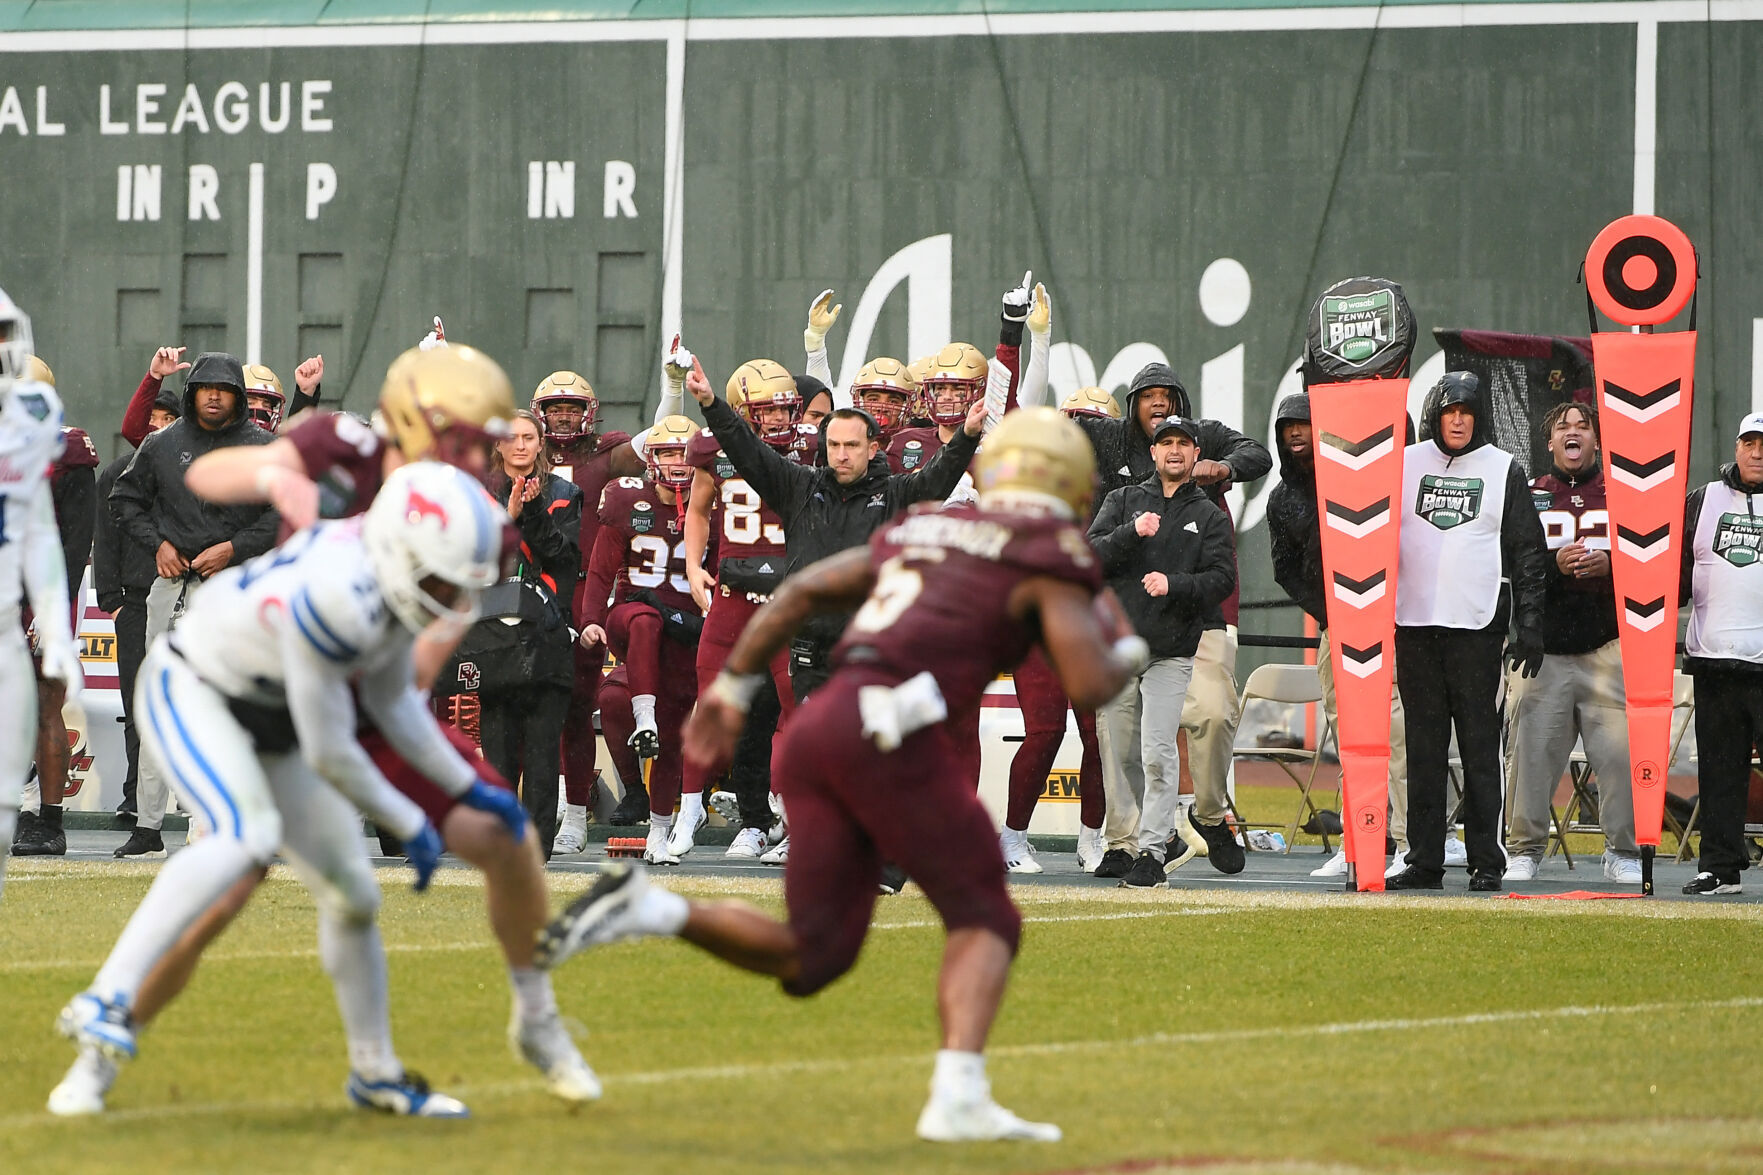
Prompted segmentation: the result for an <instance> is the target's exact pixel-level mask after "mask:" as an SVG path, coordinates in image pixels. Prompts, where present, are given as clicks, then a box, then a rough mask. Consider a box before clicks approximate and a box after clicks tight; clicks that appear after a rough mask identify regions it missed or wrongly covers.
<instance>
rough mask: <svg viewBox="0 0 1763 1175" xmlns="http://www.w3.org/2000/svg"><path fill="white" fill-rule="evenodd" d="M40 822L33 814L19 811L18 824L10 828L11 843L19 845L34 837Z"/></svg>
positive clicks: (39, 818) (40, 819)
mask: <svg viewBox="0 0 1763 1175" xmlns="http://www.w3.org/2000/svg"><path fill="white" fill-rule="evenodd" d="M41 822H42V818H41V817H39V816H38V815H37V814H36V813H35V812H23V811H21V812H20V813H19V814H18V823H17V824H15V825H13V826H12V843H13V844H14V845H20V844H23V843H24V842H25V841H27V840H29V839H30V838H31V837H33V836H35V835H36V833H37V825H38V824H40V823H41Z"/></svg>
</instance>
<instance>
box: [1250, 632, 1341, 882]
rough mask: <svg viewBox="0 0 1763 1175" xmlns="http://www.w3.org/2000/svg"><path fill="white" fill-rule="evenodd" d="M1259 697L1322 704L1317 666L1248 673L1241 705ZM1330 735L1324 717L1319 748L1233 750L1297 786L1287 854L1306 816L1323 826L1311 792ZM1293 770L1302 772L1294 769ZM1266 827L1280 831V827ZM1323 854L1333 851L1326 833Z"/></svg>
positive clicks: (1273, 667)
mask: <svg viewBox="0 0 1763 1175" xmlns="http://www.w3.org/2000/svg"><path fill="white" fill-rule="evenodd" d="M1256 698H1260V699H1263V700H1265V701H1269V702H1278V703H1281V704H1284V705H1288V706H1308V705H1312V704H1314V703H1317V702H1320V701H1322V679H1321V678H1320V677H1319V676H1317V672H1316V666H1314V665H1284V664H1267V665H1262V666H1260V667H1258V668H1257V669H1256V670H1255V671H1254V672H1253V673H1251V674H1249V680H1248V681H1246V682H1244V683H1243V696H1242V697H1241V698H1240V699H1239V705H1240V706H1241V707H1247V706H1248V704H1249V703H1250V702H1251V701H1253V700H1255V699H1256ZM1239 712H1240V710H1239ZM1329 733H1330V727H1329V724H1328V719H1327V716H1326V715H1324V718H1323V728H1322V730H1321V731H1320V732H1318V734H1317V738H1316V745H1315V746H1314V747H1311V748H1309V749H1303V748H1288V747H1256V746H1242V745H1241V744H1239V745H1237V746H1234V747H1232V748H1231V756H1232V757H1233V758H1236V759H1249V760H1259V761H1261V762H1264V763H1273V764H1275V765H1277V766H1278V767H1279V769H1280V770H1281V771H1283V772H1285V774H1286V778H1287V779H1290V780H1291V781H1292V783H1293V784H1295V785H1296V786H1297V788H1298V810H1297V812H1296V813H1295V814H1294V815H1293V816H1292V819H1291V823H1290V824H1288V825H1287V826H1286V847H1285V851H1286V852H1288V853H1289V852H1291V851H1292V842H1293V841H1294V840H1296V839H1297V836H1298V826H1299V825H1301V824H1303V823H1304V820H1305V816H1306V814H1308V816H1309V817H1310V818H1312V819H1317V820H1318V825H1319V826H1320V818H1319V817H1318V815H1317V809H1316V803H1315V801H1314V800H1312V799H1311V798H1310V789H1311V788H1312V787H1313V786H1314V785H1315V783H1316V772H1317V770H1318V769H1319V768H1320V767H1321V766H1322V748H1323V746H1324V745H1325V744H1326V743H1327V742H1328V737H1329ZM1305 763H1308V764H1309V765H1310V769H1309V771H1308V772H1304V773H1303V774H1300V773H1299V770H1301V769H1302V766H1303V764H1305ZM1294 767H1296V768H1298V769H1299V770H1294ZM1239 820H1240V817H1239ZM1267 827H1274V828H1277V827H1279V826H1278V825H1271V826H1267ZM1245 839H1246V838H1245ZM1322 851H1323V852H1325V853H1327V852H1333V849H1332V848H1331V846H1330V845H1329V838H1328V834H1327V833H1323V834H1322Z"/></svg>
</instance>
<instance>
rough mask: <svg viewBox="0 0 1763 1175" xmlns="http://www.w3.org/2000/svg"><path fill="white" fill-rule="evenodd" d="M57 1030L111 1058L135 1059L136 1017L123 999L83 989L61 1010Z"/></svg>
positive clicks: (68, 1037)
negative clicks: (111, 997) (103, 995)
mask: <svg viewBox="0 0 1763 1175" xmlns="http://www.w3.org/2000/svg"><path fill="white" fill-rule="evenodd" d="M55 1031H57V1032H59V1033H61V1035H63V1036H65V1037H67V1039H69V1040H71V1041H73V1042H74V1043H75V1044H77V1045H79V1046H80V1047H81V1048H82V1049H96V1050H98V1051H99V1052H101V1053H103V1054H104V1055H105V1056H107V1057H109V1058H110V1059H111V1060H114V1061H129V1060H133V1059H134V1056H135V1052H136V1048H135V1017H134V1015H133V1013H131V1012H130V1011H129V1009H128V1007H127V1006H126V1005H124V1004H123V1003H122V1001H120V1000H107V999H105V998H104V997H102V996H100V995H98V994H97V993H96V992H90V991H82V992H81V993H80V994H79V995H76V996H74V997H73V999H71V1000H69V1001H67V1007H65V1008H63V1009H61V1015H59V1016H57V1017H56V1018H55Z"/></svg>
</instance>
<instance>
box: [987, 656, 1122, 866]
mask: <svg viewBox="0 0 1763 1175" xmlns="http://www.w3.org/2000/svg"><path fill="white" fill-rule="evenodd" d="M1015 676H1016V704H1017V706H1018V707H1020V708H1021V710H1022V729H1023V736H1022V745H1021V746H1020V747H1018V748H1016V757H1015V758H1014V759H1012V760H1011V761H1010V802H1009V808H1008V810H1007V812H1006V814H1005V816H1004V826H1005V827H1006V828H1013V829H1015V830H1016V831H1017V832H1026V831H1027V830H1028V822H1029V820H1030V819H1031V818H1033V816H1034V814H1035V804H1036V802H1037V801H1038V800H1039V799H1040V798H1041V788H1042V786H1043V785H1044V784H1045V783H1046V782H1047V776H1048V774H1049V773H1050V772H1051V771H1052V770H1053V760H1054V759H1056V758H1058V756H1059V744H1060V743H1062V742H1064V741H1065V711H1066V709H1067V708H1068V707H1069V706H1070V703H1069V702H1068V701H1067V700H1066V697H1065V690H1064V688H1063V687H1062V686H1061V685H1060V684H1059V676H1058V674H1056V673H1054V672H1053V667H1052V666H1051V665H1049V664H1048V663H1047V657H1046V654H1045V653H1043V652H1042V651H1041V650H1040V649H1039V648H1036V649H1033V650H1031V651H1030V652H1029V655H1028V656H1026V657H1024V658H1023V659H1022V664H1021V665H1019V666H1018V667H1017V669H1016V674H1015ZM1077 735H1078V739H1079V741H1081V742H1082V743H1083V763H1082V766H1081V767H1080V768H1079V773H1078V794H1079V807H1078V818H1079V819H1080V820H1082V821H1083V826H1084V827H1085V828H1100V827H1102V815H1103V813H1104V812H1105V811H1106V810H1107V803H1106V800H1105V798H1104V796H1103V792H1102V752H1101V748H1100V747H1099V746H1098V745H1097V743H1096V713H1095V711H1093V710H1079V711H1078V712H1077Z"/></svg>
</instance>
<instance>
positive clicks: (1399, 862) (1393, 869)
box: [1383, 845, 1408, 879]
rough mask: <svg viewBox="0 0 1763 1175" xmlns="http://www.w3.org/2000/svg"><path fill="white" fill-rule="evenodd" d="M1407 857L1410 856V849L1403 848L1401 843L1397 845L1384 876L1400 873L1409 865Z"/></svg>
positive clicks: (1389, 876) (1388, 876)
mask: <svg viewBox="0 0 1763 1175" xmlns="http://www.w3.org/2000/svg"><path fill="white" fill-rule="evenodd" d="M1407 858H1408V850H1407V849H1405V848H1403V847H1402V846H1400V845H1397V846H1396V852H1395V855H1394V856H1392V857H1391V858H1390V863H1389V865H1387V866H1386V867H1385V868H1384V871H1383V875H1384V877H1385V878H1386V879H1387V878H1391V877H1394V876H1395V875H1396V874H1398V873H1400V872H1401V871H1402V870H1404V869H1406V868H1407V867H1408V860H1407Z"/></svg>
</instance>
